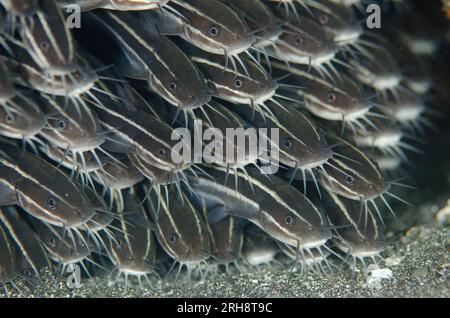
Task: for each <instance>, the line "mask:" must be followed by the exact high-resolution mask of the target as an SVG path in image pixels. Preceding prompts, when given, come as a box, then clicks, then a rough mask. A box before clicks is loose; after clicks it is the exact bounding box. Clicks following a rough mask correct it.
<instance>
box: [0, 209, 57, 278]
mask: <svg viewBox="0 0 450 318" xmlns="http://www.w3.org/2000/svg"><path fill="white" fill-rule="evenodd" d="M0 223H2V224H3V226H4V227H5V228H6V229H7V231H9V233H10V234H11V240H12V241H13V242H14V243H15V244H16V246H17V248H16V250H17V256H16V265H17V268H18V270H19V273H20V274H21V275H23V276H24V277H26V278H38V277H39V276H40V271H41V270H42V269H43V268H50V262H49V260H48V258H47V254H46V252H45V250H44V248H43V246H42V245H41V243H40V241H39V239H38V238H37V236H36V235H35V234H34V233H33V231H32V230H31V228H30V226H29V225H28V224H27V223H26V222H25V220H24V219H23V218H22V216H21V215H20V214H19V211H17V210H16V209H15V208H2V209H0Z"/></svg>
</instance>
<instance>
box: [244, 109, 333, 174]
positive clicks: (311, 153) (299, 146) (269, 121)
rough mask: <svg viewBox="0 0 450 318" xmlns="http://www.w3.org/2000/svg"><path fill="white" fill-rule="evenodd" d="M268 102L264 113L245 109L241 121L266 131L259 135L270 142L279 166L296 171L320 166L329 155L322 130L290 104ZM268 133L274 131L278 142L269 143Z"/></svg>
mask: <svg viewBox="0 0 450 318" xmlns="http://www.w3.org/2000/svg"><path fill="white" fill-rule="evenodd" d="M279 104H280V105H282V107H280V106H279V105H277V104H275V103H274V102H268V103H267V107H268V110H267V111H264V110H261V111H258V112H257V113H256V115H255V116H253V111H252V110H251V109H250V107H248V108H247V109H245V116H244V117H245V118H247V120H249V121H250V122H251V123H252V125H254V126H255V127H257V128H267V133H265V132H262V131H261V132H260V134H261V135H262V136H264V137H266V138H269V140H271V144H270V147H272V148H273V147H276V148H277V151H278V156H279V160H280V162H282V163H283V164H285V165H287V166H289V167H292V168H295V167H296V168H299V169H312V168H315V167H319V166H321V165H322V164H323V163H325V162H326V161H327V160H328V159H329V158H330V157H331V155H332V151H331V148H330V147H329V146H328V144H327V142H326V140H325V135H324V133H323V132H322V130H321V129H320V128H319V127H318V126H316V124H315V123H314V122H313V120H312V119H311V118H309V117H308V116H306V115H305V114H303V113H302V112H300V111H299V110H297V109H296V108H295V107H294V106H293V105H292V104H291V103H290V102H279ZM272 129H278V135H279V139H278V140H272V138H273V137H272V135H271V132H272Z"/></svg>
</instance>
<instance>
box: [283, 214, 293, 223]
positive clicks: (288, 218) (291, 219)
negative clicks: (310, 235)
mask: <svg viewBox="0 0 450 318" xmlns="http://www.w3.org/2000/svg"><path fill="white" fill-rule="evenodd" d="M284 223H286V224H287V225H292V223H294V219H293V218H292V216H291V215H286V216H285V218H284Z"/></svg>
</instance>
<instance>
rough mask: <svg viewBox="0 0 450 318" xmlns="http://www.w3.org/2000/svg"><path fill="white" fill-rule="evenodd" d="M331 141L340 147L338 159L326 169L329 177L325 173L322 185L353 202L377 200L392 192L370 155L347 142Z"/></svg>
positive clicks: (322, 175) (337, 138)
mask: <svg viewBox="0 0 450 318" xmlns="http://www.w3.org/2000/svg"><path fill="white" fill-rule="evenodd" d="M327 141H328V143H330V144H334V145H337V146H336V147H334V148H333V152H335V153H337V154H340V155H342V156H338V155H335V156H333V157H332V158H331V159H330V160H329V163H330V165H326V166H325V167H324V168H325V171H326V173H327V175H328V177H327V176H326V175H325V174H323V173H321V177H320V180H321V183H322V185H323V186H324V187H325V188H326V189H327V190H328V191H330V192H334V193H337V194H339V195H341V196H344V197H346V198H349V199H351V200H373V199H374V198H377V197H379V196H380V195H382V194H384V193H385V192H387V191H388V190H389V187H390V185H389V183H387V182H385V180H384V178H383V175H382V174H381V172H380V170H379V168H378V167H377V166H376V165H375V164H374V163H373V162H372V160H370V159H369V158H368V157H367V155H366V154H365V153H364V152H362V151H361V150H359V149H358V148H356V147H355V146H353V145H352V144H350V143H348V142H347V141H345V140H343V139H341V138H339V137H337V136H334V135H328V136H327Z"/></svg>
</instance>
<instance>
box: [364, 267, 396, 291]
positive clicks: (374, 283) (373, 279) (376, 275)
mask: <svg viewBox="0 0 450 318" xmlns="http://www.w3.org/2000/svg"><path fill="white" fill-rule="evenodd" d="M391 278H392V271H391V270H390V269H389V268H378V269H373V270H371V271H370V272H369V275H368V277H367V287H369V288H370V289H381V287H382V285H381V283H382V281H383V280H387V279H391Z"/></svg>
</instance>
